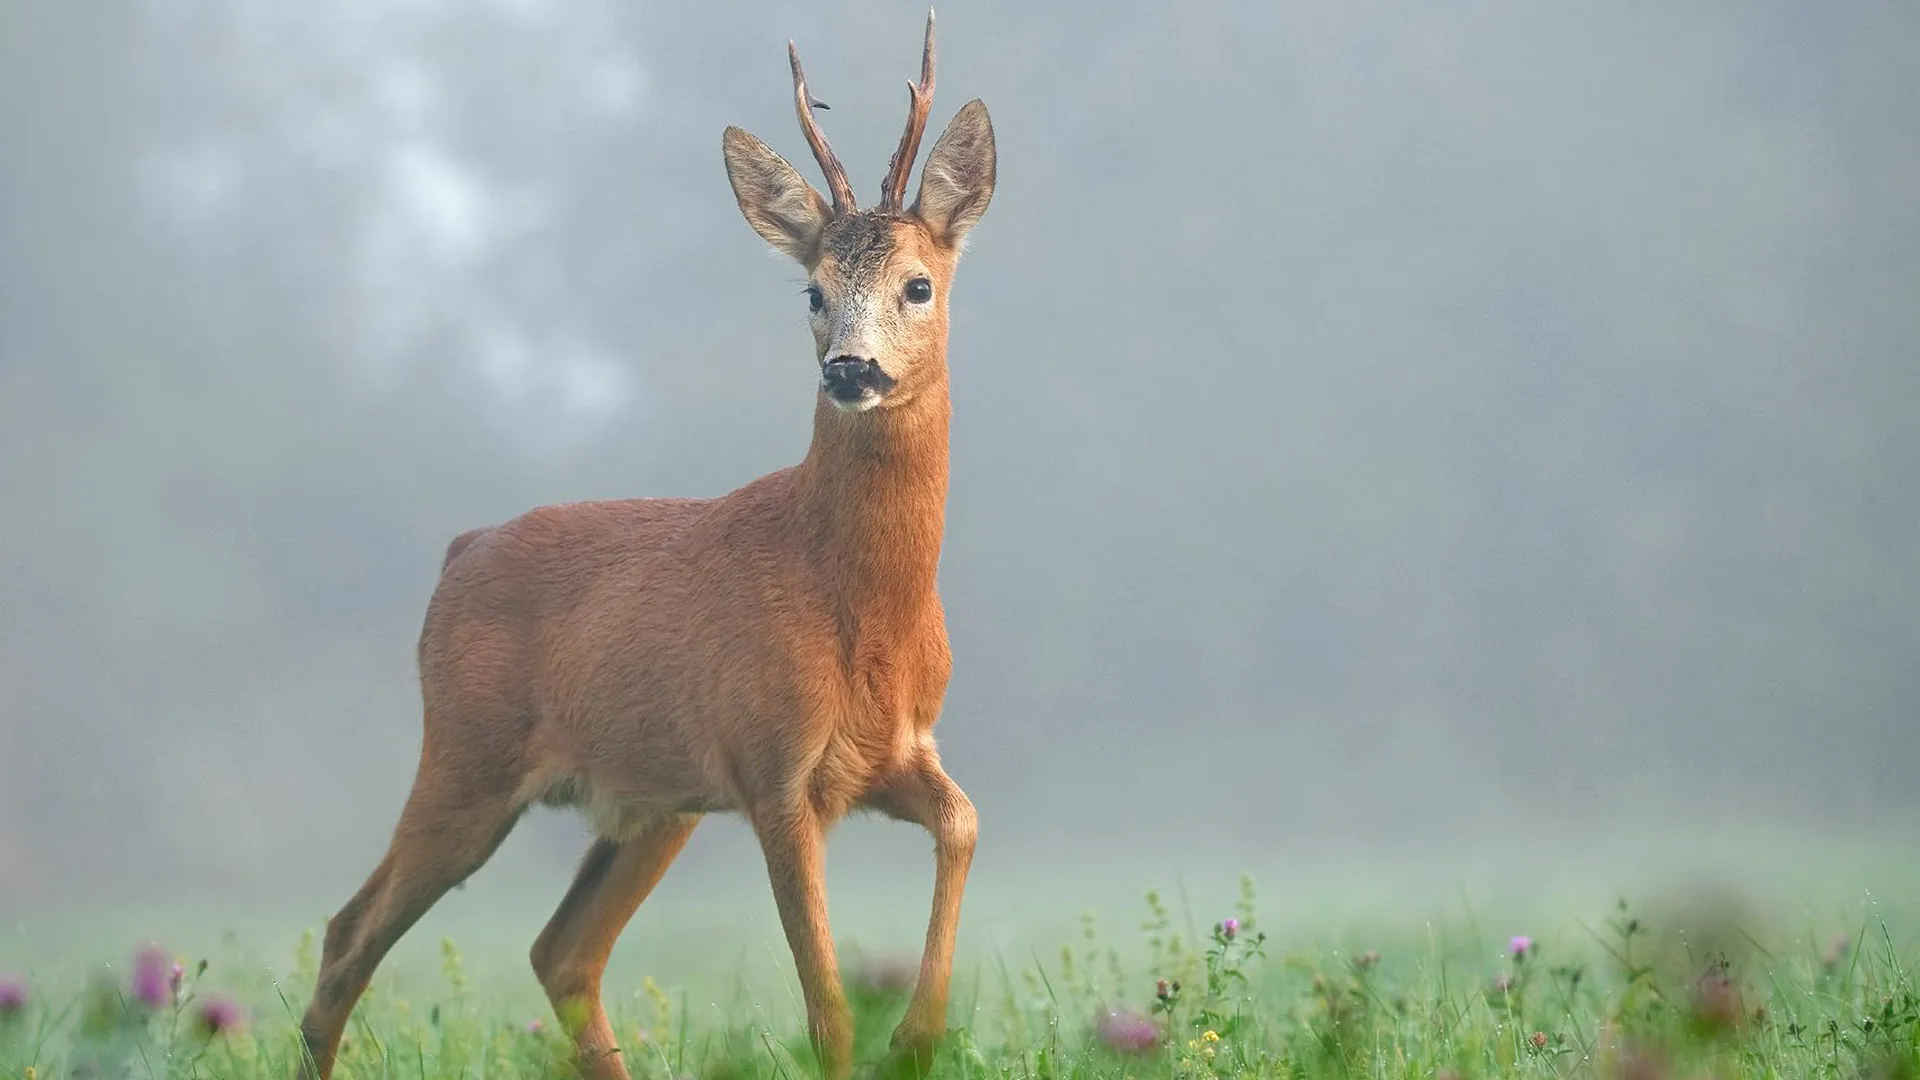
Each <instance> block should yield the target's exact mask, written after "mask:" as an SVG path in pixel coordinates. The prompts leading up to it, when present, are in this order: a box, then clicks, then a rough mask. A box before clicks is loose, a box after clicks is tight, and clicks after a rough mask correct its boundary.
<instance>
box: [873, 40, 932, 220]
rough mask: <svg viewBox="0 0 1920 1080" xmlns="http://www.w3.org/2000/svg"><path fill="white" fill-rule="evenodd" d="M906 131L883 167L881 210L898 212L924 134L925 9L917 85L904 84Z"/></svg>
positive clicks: (928, 79)
mask: <svg viewBox="0 0 1920 1080" xmlns="http://www.w3.org/2000/svg"><path fill="white" fill-rule="evenodd" d="M907 96H908V105H907V130H906V131H905V132H904V133H902V134H901V136H900V148H899V149H898V150H895V151H894V152H893V160H892V161H891V162H889V163H888V164H887V182H886V187H885V188H884V190H882V191H881V193H880V208H881V209H882V210H899V209H901V208H902V207H903V206H904V205H905V201H906V197H907V177H908V175H909V174H911V173H912V172H913V159H914V158H916V157H918V156H919V154H920V136H922V135H924V134H926V130H927V113H928V112H930V111H932V109H933V10H932V9H931V8H929V9H928V10H927V44H926V48H925V49H924V50H923V51H922V52H921V53H920V85H918V86H915V85H914V84H913V83H911V82H909V83H907Z"/></svg>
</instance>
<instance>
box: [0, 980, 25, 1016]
mask: <svg viewBox="0 0 1920 1080" xmlns="http://www.w3.org/2000/svg"><path fill="white" fill-rule="evenodd" d="M26 1007H27V983H26V980H25V979H15V978H11V977H0V1017H8V1016H17V1015H19V1014H20V1012H21V1011H22V1010H24V1009H25V1008H26Z"/></svg>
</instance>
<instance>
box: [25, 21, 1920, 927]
mask: <svg viewBox="0 0 1920 1080" xmlns="http://www.w3.org/2000/svg"><path fill="white" fill-rule="evenodd" d="M685 7H686V10H678V9H676V8H675V7H673V6H669V5H659V4H646V3H637V2H613V0H574V2H569V3H564V4H563V3H560V2H557V0H490V2H467V3H455V2H453V0H342V2H339V3H335V4H329V5H318V6H303V5H293V4H278V3H269V2H265V0H252V2H249V0H148V2H132V0H111V2H109V0H100V2H87V3H60V2H54V0H42V2H37V3H35V2H26V3H13V4H8V5H6V6H5V7H4V9H0V912H7V911H11V912H33V911H49V910H53V909H55V908H57V907H59V906H61V905H68V904H72V903H74V902H76V901H80V900H84V901H87V902H89V903H104V902H127V903H144V902H151V901H157V900H161V899H172V898H179V897H189V896H211V897H218V898H223V901H224V902H225V903H227V904H229V905H230V906H236V907H237V906H239V905H241V904H244V903H248V902H254V901H268V902H276V903H278V902H292V901H297V902H298V904H299V905H300V911H301V912H302V914H303V915H312V916H315V917H317V916H319V915H321V914H324V913H326V912H330V911H332V910H333V909H334V908H336V907H337V906H338V905H339V903H340V902H341V901H343V900H344V899H345V898H346V896H347V895H348V894H349V893H350V892H351V891H352V890H353V889H354V888H355V887H356V886H357V885H358V884H359V882H360V880H361V878H362V876H363V875H364V874H365V873H366V872H367V871H368V870H369V869H370V868H371V867H372V865H373V863H374V862H375V860H376V859H377V858H378V856H379V853H380V851H381V850H382V849H383V847H384V845H385V842H386V838H387V831H388V829H389V828H390V827H391V825H392V822H393V819H394V816H395V814H396V813H397V811H398V808H399V806H400V804H401V801H402V800H403V799H404V797H405V794H406V789H407V786H408V784H409V782H410V780H411V778H412V774H413V767H414V763H415V759H416V755H417V752H418V745H419V727H420V724H419V714H418V692H417V688H416V685H415V682H414V670H413V643H414V639H415V635H416V634H417V632H418V627H419V620H420V617H421V615H422V612H423V609H424V605H425V602H426V599H427V597H428V595H429V593H430V591H431V589H432V587H433V583H434V577H435V573H436V571H437V569H438V565H439V560H440V557H441V553H442V552H443V550H444V546H445V544H446V542H447V540H449V539H450V538H451V537H452V536H453V535H454V534H456V533H458V532H460V531H462V530H465V529H467V528H470V527H473V526H475V525H480V524H487V523H494V522H499V521H502V520H504V519H506V518H508V517H510V516H512V515H514V514H516V513H519V512H520V511H522V510H525V509H528V508H530V507H532V506H535V505H540V504H544V503H552V502H559V501H564V500H570V499H580V498H600V497H630V496H654V495H699V496H707V495H718V494H722V493H724V492H726V491H728V490H730V489H732V488H733V487H736V486H738V485H740V484H742V483H744V482H746V481H748V480H750V479H752V478H753V477H755V476H758V475H760V474H762V473H765V472H768V471H770V470H773V469H776V468H779V467H782V466H784V465H788V464H791V463H792V462H794V461H797V460H798V459H799V458H800V456H801V455H802V454H803V453H804V451H805V447H806V441H807V438H808V435H809V430H810V419H811V414H812V404H813V393H814V384H815V379H816V373H815V371H814V368H813V364H812V362H811V353H810V351H809V349H810V342H809V338H808V333H807V330H806V324H805V321H804V298H803V297H802V296H801V295H800V291H799V287H800V284H801V282H802V278H801V274H800V271H799V270H798V269H797V268H795V267H793V266H791V265H789V264H786V263H783V262H780V261H777V260H776V259H774V258H772V257H771V256H769V254H768V253H767V250H766V245H765V244H764V243H763V242H761V241H760V240H759V239H758V238H757V237H756V236H755V235H754V234H753V233H752V231H751V230H750V229H749V228H748V227H747V225H746V224H745V223H744V222H743V221H742V220H741V219H740V216H739V214H738V211H737V210H736V208H735V206H734V203H733V199H732V197H731V194H730V191H729V189H728V186H727V181H726V177H725V174H724V171H723V168H722V165H721V155H720V132H721V129H722V128H723V127H724V126H725V125H727V124H729V123H738V124H741V125H743V126H745V127H747V128H748V129H749V130H751V131H753V132H755V133H756V134H758V135H760V136H761V137H762V138H764V139H766V140H767V141H768V142H769V143H770V144H771V145H773V146H774V147H775V148H776V149H778V150H780V151H781V152H782V153H783V154H785V155H786V156H787V157H788V158H789V159H790V160H793V161H794V162H795V163H796V164H800V165H801V166H802V171H803V172H804V173H805V174H806V175H807V176H808V178H809V179H810V180H812V181H813V182H814V183H815V184H816V186H818V185H820V183H821V181H820V180H819V178H818V177H817V170H816V169H815V167H814V166H813V164H812V161H811V158H810V156H809V155H808V154H807V152H806V149H805V144H804V142H803V141H802V139H801V137H800V135H799V132H798V131H797V129H796V125H795V122H794V119H793V113H792V108H791V97H790V94H791V88H790V81H789V75H788V71H787V68H786V63H785V59H784V56H783V50H784V47H785V43H786V41H787V39H788V38H793V39H795V40H796V41H797V42H798V44H799V46H800V48H801V51H802V55H803V57H804V58H805V60H806V62H807V70H808V73H809V76H810V81H811V82H812V84H813V86H814V89H815V90H816V92H817V93H818V94H819V96H820V97H822V98H823V99H825V100H826V101H828V102H830V103H831V104H832V106H833V109H832V111H831V112H830V113H824V114H822V121H823V124H824V125H825V128H826V130H827V132H828V135H829V137H830V138H831V139H832V141H833V144H834V146H835V148H836V149H837V150H838V152H839V154H840V156H841V158H842V159H843V160H844V161H845V162H846V163H847V165H848V168H849V170H850V172H851V174H852V177H853V179H854V183H855V188H856V191H857V192H858V193H859V195H860V196H861V198H862V199H863V200H865V201H868V202H871V201H872V200H873V199H874V197H875V193H876V192H877V190H878V184H879V181H880V178H881V176H882V174H883V173H884V171H885V166H886V161H887V156H888V154H889V153H890V152H891V150H892V148H893V145H894V142H895V140H896V139H897V138H898V134H899V129H900V124H901V121H902V119H903V117H904V115H905V107H906V101H905V98H906V95H905V93H904V92H903V91H902V89H901V83H902V82H903V80H905V79H906V78H907V77H908V76H910V75H912V74H914V72H915V71H916V66H917V60H918V45H919V34H920V26H921V20H922V19H923V17H924V14H925V10H924V7H923V6H921V5H920V4H919V3H917V2H916V3H888V4H878V3H853V2H842V0H811V2H808V3H792V2H787V3H770V4H769V3H739V2H722V3H707V4H702V5H687V6H685ZM696 9H697V10H696ZM1917 33H1920V8H1916V7H1915V6H1914V5H1912V4H1911V3H1907V2H1903V0H1890V2H1886V3H1865V2H1861V3H1848V2H1841V3H1825V4H1816V3H1785V2H1778V3H1740V4H1735V3H1702V4H1685V5H1669V4H1642V3H1615V4H1587V5H1574V4H1540V3H1535V2H1527V0H1487V2H1481V3H1467V4H1454V5H1414V4H1380V3H1367V4H1357V3H1352V2H1350V0H1288V2H1284V3H1265V2H1260V3H1255V2H1228V0H1204V2H1192V3H1185V4H1182V5H1179V6H1178V7H1177V8H1176V6H1175V5H1155V6H1145V5H1142V6H1140V7H1138V8H1137V9H1135V10H1127V9H1126V8H1125V7H1124V6H1118V5H1108V4H1093V3H1088V2H1075V3H1057V4H1048V5H1035V4H1028V3H1016V2H1012V0H994V2H986V3H976V2H958V0H947V2H944V3H942V5H941V6H940V59H939V64H940V66H939V81H938V96H937V98H936V100H935V103H934V116H933V120H932V126H933V127H934V128H936V129H937V128H940V127H944V125H945V124H946V122H947V121H948V120H949V119H950V118H951V117H952V115H953V113H954V111H955V110H956V109H957V108H958V107H959V106H960V105H961V104H962V103H963V102H965V101H966V100H967V99H969V98H971V97H974V96H979V97H982V98H984V99H985V100H986V102H987V104H988V106H989V107H990V109H991V110H992V115H993V120H994V125H995V129H996V132H997V135H998V142H999V154H1000V182H999V190H998V193H997V195H996V197H995V200H994V202H993V206H992V208H991V210H990V211H989V212H988V214H987V216H986V218H985V220H984V221H983V223H982V225H981V226H980V228H979V230H978V231H977V232H976V233H975V234H974V238H973V241H972V246H971V248H970V251H969V253H968V255H967V258H966V259H965V261H964V262H963V265H962V267H961V271H960V275H959V278H958V283H957V288H956V292H955V298H954V324H953V336H952V352H951V358H950V359H951V365H952V371H953V395H954V407H955V424H954V435H953V490H952V498H951V503H950V518H949V532H948V538H947V544H946V548H945V555H944V559H943V563H942V579H941V580H942V589H943V592H944V595H945V597H946V604H947V610H948V617H949V622H950V628H951V632H952V637H953V645H954V651H955V653H956V656H957V666H956V673H955V676H954V679H953V683H952V688H951V692H950V695H949V698H948V703H947V709H946V712H945V714H944V720H943V723H942V725H941V727H940V729H939V730H940V737H941V745H942V748H943V753H944V756H945V758H946V761H947V764H948V766H949V768H950V770H951V771H952V772H953V774H954V775H955V777H956V778H958V779H959V780H960V782H961V783H962V784H963V785H964V786H965V787H967V789H968V790H969V791H970V792H971V793H972V795H973V797H974V799H975V801H976V802H977V803H978V804H979V807H980V811H981V815H982V828H983V839H982V848H981V855H980V859H979V862H978V863H977V870H976V880H977V881H979V882H982V885H981V888H983V889H984V890H986V892H985V893H984V894H983V895H995V892H994V890H996V889H999V890H1001V894H1002V895H1004V894H1005V891H1006V890H1008V889H1011V888H1012V886H1011V885H1009V884H1008V883H1012V882H1017V881H1020V880H1023V879H1022V875H1023V874H1027V875H1031V874H1032V873H1033V872H1034V869H1035V868H1038V867H1044V866H1046V865H1048V864H1049V862H1050V861H1051V860H1054V859H1059V858H1066V859H1074V860H1089V859H1090V860H1095V861H1103V862H1104V863H1105V864H1108V865H1110V866H1112V867H1116V868H1117V869H1116V870H1115V873H1116V874H1118V875H1121V876H1129V878H1130V880H1131V881H1132V882H1134V883H1137V884H1138V885H1139V886H1140V887H1145V886H1147V885H1151V884H1157V883H1163V882H1164V881H1166V880H1167V878H1166V877H1165V873H1166V872H1168V871H1169V869H1170V868H1180V870H1181V872H1182V873H1186V874H1189V875H1196V874H1200V875H1204V874H1215V875H1218V876H1220V878H1221V879H1222V880H1229V879H1230V875H1231V874H1232V873H1234V872H1236V871H1237V870H1239V869H1241V868H1243V867H1258V868H1268V867H1271V868H1280V867H1284V866H1285V865H1287V860H1288V859H1290V858H1296V857H1298V858H1310V857H1325V856H1328V855H1338V854H1341V853H1346V854H1349V855H1351V854H1354V853H1358V854H1359V855H1361V856H1364V857H1365V858H1367V859H1375V860H1380V861H1387V862H1391V861H1392V860H1394V859H1399V858H1403V857H1412V856H1413V855H1416V854H1419V855H1423V856H1430V855H1431V854H1432V853H1434V852H1441V851H1450V850H1461V851H1470V850H1477V851H1494V852H1498V851H1501V850H1514V849H1515V845H1543V844H1547V845H1552V846H1554V847H1556V848H1558V849H1561V850H1565V851H1575V852H1577V851H1579V850H1580V849H1581V846H1582V845H1583V844H1586V843H1588V842H1590V841H1591V842H1593V843H1596V844H1597V843H1599V842H1600V840H1601V838H1605V837H1615V838H1618V837H1620V836H1626V837H1629V838H1631V837H1633V836H1640V835H1643V836H1648V837H1654V836H1673V835H1679V834H1682V833H1685V834H1688V835H1706V836H1712V835H1715V834H1716V831H1717V830H1721V829H1728V830H1731V829H1735V828H1738V829H1742V830H1760V831H1761V833H1762V834H1765V833H1766V831H1767V830H1773V829H1779V830H1792V831H1794V833H1795V834H1796V835H1807V834H1812V835H1815V836H1822V837H1833V838H1835V842H1842V841H1848V842H1850V841H1851V840H1852V839H1858V838H1861V837H1871V836H1889V835H1891V836H1895V837H1912V836H1913V835H1915V832H1916V829H1915V823H1916V822H1920V786H1916V785H1915V783H1914V777H1915V765H1916V761H1917V760H1920V759H1917V755H1920V716H1917V715H1916V711H1917V710H1920V663H1916V661H1920V628H1917V624H1916V620H1915V612H1916V606H1915V605H1916V602H1920V484H1916V482H1915V478H1916V476H1920V419H1916V416H1917V415H1920V414H1917V412H1916V406H1920V364H1917V363H1916V360H1917V359H1920V358H1917V357H1916V355H1915V345H1916V342H1920V198H1916V195H1917V194H1920V112H1917V111H1916V110H1920V65H1916V64H1915V63H1914V60H1913V55H1912V48H1911V46H1912V43H1913V42H1914V41H1915V40H1917V37H1916V34H1917ZM931 140H932V134H930V135H929V140H928V142H929V145H930V144H931ZM914 182H915V183H916V184H917V183H918V180H917V174H916V179H915V181H914ZM877 833H878V830H877V829H868V830H867V831H865V832H862V831H860V829H859V828H858V827H856V828H854V829H852V830H850V831H849V832H848V834H847V835H846V836H842V837H837V838H836V840H837V842H836V845H835V849H834V850H835V855H834V858H835V860H836V866H839V865H842V861H843V860H844V861H845V864H846V865H850V866H856V867H857V866H860V865H866V864H863V863H862V860H867V861H868V863H867V864H871V865H874V866H879V867H881V868H882V869H884V868H885V866H886V865H889V864H888V863H887V860H895V859H898V858H901V857H902V856H901V855H900V853H902V852H906V853H908V854H909V855H910V856H911V859H910V860H909V861H907V862H905V863H904V864H899V865H905V866H908V867H910V868H911V869H910V872H907V871H900V870H898V869H897V866H896V868H895V871H894V872H895V873H897V874H899V873H904V874H905V875H906V879H907V880H910V881H911V882H912V884H913V888H914V889H915V890H917V891H918V893H924V892H925V890H926V881H927V880H928V879H930V874H931V862H930V860H927V859H926V858H925V848H926V844H925V841H924V838H922V837H918V836H913V835H907V834H905V833H898V834H897V835H896V833H897V830H896V832H890V833H888V834H887V838H885V839H881V838H877ZM743 838H744V830H743V829H741V828H740V827H739V826H737V825H722V824H721V823H720V822H717V821H716V822H713V823H710V824H709V825H708V826H707V827H706V828H705V830H703V833H702V834H701V835H699V836H696V838H695V840H694V843H693V845H692V847H691V848H690V849H689V851H688V853H687V855H686V857H685V859H684V861H683V865H682V867H681V868H679V869H678V870H676V874H692V875H695V876H694V880H705V879H701V878H700V877H699V875H700V874H701V873H704V872H714V873H717V872H719V871H718V870H716V869H713V868H719V867H724V868H725V871H726V873H728V874H730V875H737V876H738V878H739V879H740V880H742V881H750V880H753V879H754V878H755V877H756V876H757V875H759V874H761V873H762V869H761V867H760V865H759V863H758V861H757V856H756V855H755V854H754V853H753V849H752V847H751V845H750V844H748V843H745V842H744V839H743ZM869 841H871V842H869ZM584 847H585V839H584V832H583V829H582V826H581V825H580V824H578V823H577V821H576V820H575V819H573V818H570V817H566V816H562V815H556V814H552V813H539V814H536V815H533V816H532V817H530V818H529V819H528V821H527V822H525V823H524V824H523V825H522V827H521V831H520V832H519V833H518V834H516V836H515V838H514V840H513V841H512V842H511V843H510V844H509V846H508V847H507V848H506V849H505V850H503V852H502V853H501V855H500V856H499V858H498V860H497V866H496V867H490V868H489V871H488V875H487V876H488V877H489V878H490V879H491V880H494V881H497V882H501V883H512V882H521V883H525V884H526V885H527V887H528V888H529V889H530V890H532V891H534V892H536V893H537V894H538V895H540V896H542V897H545V898H546V899H545V902H546V903H549V904H550V903H551V902H553V901H556V900H557V899H558V897H559V895H560V892H561V891H562V890H563V889H564V882H565V880H566V877H567V876H568V874H569V873H570V870H571V866H572V864H573V862H574V861H575V860H576V859H577V857H578V855H579V853H580V852H581V851H582V850H583V849H584ZM1494 865H1495V866H1496V867H1497V865H1498V864H1497V863H1495V864H1494ZM476 880H478V879H476ZM674 880H675V876H674V875H670V876H669V878H668V885H666V886H663V892H665V891H668V890H669V889H671V888H672V887H673V882H674ZM1272 887H1274V888H1277V887H1278V883H1277V882H1276V883H1275V884H1274V886H1272ZM759 888H760V889H762V890H764V883H762V884H761V885H760V886H759ZM473 891H474V890H470V891H469V895H471V894H472V892H473ZM917 903H918V902H917V901H916V904H917ZM769 906H770V905H769ZM974 910H978V909H977V908H974V909H970V911H974ZM910 914H911V916H912V917H913V918H924V909H923V908H915V909H914V910H913V911H911V912H910ZM969 917H970V918H971V917H973V916H972V915H970V916H969ZM530 933H531V927H529V934H530ZM518 945H519V943H518V942H516V948H517V947H518Z"/></svg>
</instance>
